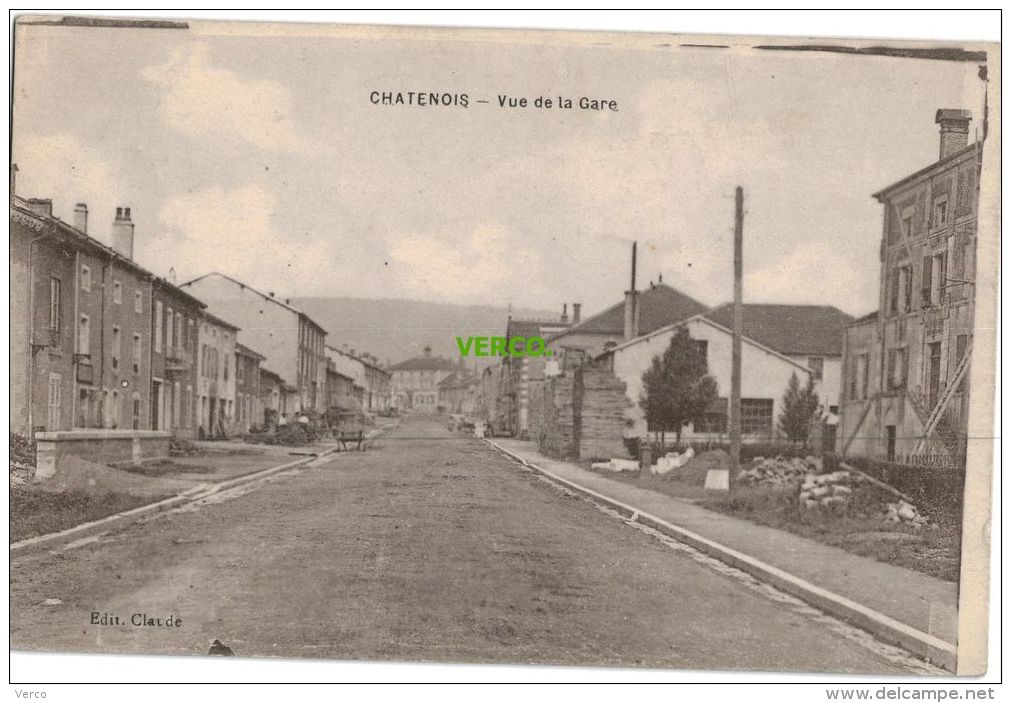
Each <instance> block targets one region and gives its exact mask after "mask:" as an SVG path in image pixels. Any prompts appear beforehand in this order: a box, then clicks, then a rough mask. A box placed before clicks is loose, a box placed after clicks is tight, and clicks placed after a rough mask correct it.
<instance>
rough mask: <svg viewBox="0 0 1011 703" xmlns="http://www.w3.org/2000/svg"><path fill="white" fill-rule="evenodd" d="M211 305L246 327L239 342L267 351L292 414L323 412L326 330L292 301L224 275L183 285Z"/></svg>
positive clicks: (217, 314)
mask: <svg viewBox="0 0 1011 703" xmlns="http://www.w3.org/2000/svg"><path fill="white" fill-rule="evenodd" d="M182 288H184V289H185V290H187V291H190V292H191V293H192V294H193V295H196V296H199V297H200V299H201V300H204V301H205V302H206V303H207V306H208V310H210V311H211V312H212V313H213V314H214V315H216V316H218V317H220V318H221V319H224V320H228V321H230V322H231V323H233V324H236V325H238V326H239V327H240V328H241V331H240V332H239V342H241V343H242V344H244V345H246V346H248V347H250V348H251V349H256V350H257V352H258V353H260V354H262V355H263V356H264V358H265V362H266V364H267V366H269V368H270V369H271V370H272V371H274V372H276V373H277V374H279V375H280V376H281V378H283V379H284V380H285V381H287V382H288V383H289V384H291V385H290V386H288V388H287V389H286V390H287V391H288V392H289V393H291V394H293V395H294V399H293V407H289V408H288V412H289V413H294V412H298V411H301V410H316V411H322V410H324V403H325V393H324V386H325V383H326V355H325V354H324V344H325V338H326V330H324V329H323V328H322V327H321V326H320V325H319V324H317V323H316V322H314V321H313V320H312V318H310V317H309V316H308V315H306V314H305V313H303V312H301V311H299V310H298V309H296V308H294V307H292V305H291V304H290V303H289V302H288V301H282V300H280V299H278V298H276V297H274V294H273V293H269V294H265V293H261V292H259V291H258V290H256V289H254V288H250V287H249V286H247V285H246V284H244V283H242V282H240V281H237V280H235V279H234V278H230V277H229V276H226V275H224V274H221V273H209V274H207V275H205V276H201V277H200V278H197V279H194V280H192V281H190V282H188V283H184V284H183V285H182Z"/></svg>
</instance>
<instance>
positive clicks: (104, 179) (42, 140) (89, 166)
mask: <svg viewBox="0 0 1011 703" xmlns="http://www.w3.org/2000/svg"><path fill="white" fill-rule="evenodd" d="M13 160H14V162H15V163H17V164H18V180H17V193H18V195H20V196H22V197H29V198H30V197H40V198H51V199H52V200H53V214H54V215H56V216H57V217H60V218H62V219H64V220H66V221H68V222H69V221H71V218H72V213H73V210H74V205H75V204H76V203H86V204H87V205H88V208H89V210H90V221H89V224H88V229H89V233H90V234H91V235H92V236H94V237H95V238H97V239H99V240H101V241H105V242H106V243H108V241H109V237H108V235H109V228H108V227H106V226H104V224H103V223H105V222H108V223H111V222H112V220H113V213H114V211H115V208H116V206H117V205H123V204H130V196H131V194H133V191H132V190H131V189H129V188H127V187H126V186H125V183H124V179H123V178H121V177H120V173H119V165H118V163H116V162H114V161H112V160H110V159H109V158H108V157H107V156H106V155H105V154H104V153H102V152H101V151H100V150H98V149H96V148H94V147H91V146H88V145H86V144H84V143H83V142H82V141H81V140H80V139H78V138H77V137H75V136H74V135H72V134H69V133H67V132H51V133H47V134H35V133H31V132H26V131H24V130H21V131H18V132H17V133H16V134H15V139H14V148H13Z"/></svg>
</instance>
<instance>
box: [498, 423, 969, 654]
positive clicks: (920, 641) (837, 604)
mask: <svg viewBox="0 0 1011 703" xmlns="http://www.w3.org/2000/svg"><path fill="white" fill-rule="evenodd" d="M485 441H487V442H488V444H490V445H491V446H492V447H494V448H495V449H497V450H498V451H500V452H502V453H504V454H507V455H508V456H510V457H512V458H513V459H515V460H517V461H519V462H520V463H522V464H523V465H524V466H528V467H530V468H532V469H534V470H535V471H537V472H539V473H541V474H543V475H544V476H545V477H547V478H549V479H551V480H552V481H555V482H558V483H561V484H564V485H565V486H566V487H568V488H571V489H573V490H575V491H577V492H578V493H581V494H582V495H585V496H587V497H589V498H592V499H593V500H596V501H599V502H602V503H605V504H607V505H608V506H609V507H611V508H613V509H615V510H617V511H618V512H619V513H621V514H622V515H625V516H627V517H628V519H629V520H634V521H635V522H638V523H639V524H641V525H645V526H647V527H651V528H653V529H655V530H657V531H659V532H662V533H663V534H665V535H667V536H668V537H672V538H674V539H676V540H678V541H679V542H684V543H685V544H687V545H689V546H690V547H693V548H695V549H697V550H699V551H700V552H703V553H704V554H707V555H709V556H711V557H713V558H715V559H719V560H720V561H722V562H723V563H725V564H728V565H730V566H732V567H734V568H736V569H740V570H741V571H744V572H745V573H748V574H750V575H751V576H753V577H755V578H756V579H758V580H759V581H762V582H764V583H768V584H770V585H772V586H775V587H776V588H778V589H779V590H781V591H783V592H785V593H788V594H790V595H792V596H794V597H796V598H799V599H801V600H802V601H804V602H805V603H808V604H810V605H813V606H814V607H816V608H818V609H819V610H822V611H824V612H826V613H829V614H830V615H834V616H835V617H838V618H840V619H842V620H845V621H846V622H849V623H851V624H853V625H856V626H857V627H859V628H861V629H863V630H866V631H867V632H869V633H871V634H872V635H874V636H875V637H878V638H879V639H881V640H884V641H885V642H888V643H890V644H894V645H898V646H900V647H902V648H903V649H905V650H907V651H909V652H911V653H913V654H915V655H917V656H918V657H921V658H923V659H925V660H927V661H929V662H931V663H934V664H937V665H939V666H941V667H943V668H944V669H946V670H948V671H950V672H952V673H956V664H957V656H958V648H957V647H956V646H955V645H953V644H951V643H950V642H946V641H945V640H942V639H940V638H938V637H934V636H933V635H930V634H928V633H926V632H923V631H921V630H917V629H916V628H914V627H912V626H910V625H906V624H905V623H902V622H899V621H898V620H895V619H894V618H891V617H889V616H887V615H885V614H884V613H881V612H878V611H876V610H874V609H872V608H868V607H867V606H865V605H861V604H859V603H857V602H855V601H852V600H850V599H849V598H846V597H844V596H841V595H839V594H837V593H833V592H831V591H828V590H826V589H824V588H821V587H820V586H816V585H815V584H813V583H810V582H809V581H805V580H804V579H802V578H800V577H798V576H794V575H793V574H790V573H787V572H786V571H783V570H782V569H778V568H776V567H775V566H772V565H771V564H766V563H765V562H763V561H760V560H758V559H755V558H754V557H751V556H748V555H747V554H744V553H743V552H739V551H737V550H736V549H732V548H731V547H727V546H726V545H723V544H720V543H719V542H714V541H713V540H711V539H707V538H705V537H703V536H702V535H699V534H696V533H694V532H692V531H690V530H686V529H684V528H683V527H678V526H677V525H674V524H672V523H670V522H667V521H666V520H663V519H661V518H658V517H656V516H654V515H650V514H649V513H645V512H642V511H641V510H639V509H638V508H634V507H632V506H630V505H627V504H625V503H622V502H621V501H619V500H615V499H614V498H611V497H609V496H606V495H604V494H602V493H598V492H597V491H594V490H592V489H590V488H586V487H585V486H581V485H579V484H578V483H575V482H573V481H570V480H568V479H565V478H562V477H561V476H558V475H557V474H554V473H552V472H550V471H548V470H547V469H544V468H542V467H540V466H538V465H537V464H535V463H533V462H531V461H528V460H526V459H524V458H523V457H521V456H519V455H517V454H514V453H513V452H510V451H509V450H508V449H506V448H505V447H502V446H500V445H498V444H497V443H495V442H493V441H491V440H485Z"/></svg>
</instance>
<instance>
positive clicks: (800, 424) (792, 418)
mask: <svg viewBox="0 0 1011 703" xmlns="http://www.w3.org/2000/svg"><path fill="white" fill-rule="evenodd" d="M817 410H818V394H817V393H815V392H814V378H813V377H812V376H810V375H808V377H807V385H806V386H805V387H804V388H801V387H800V380H798V378H797V373H796V372H794V373H793V375H791V376H790V382H789V383H788V384H787V386H786V393H785V394H783V409H782V411H780V413H779V429H780V431H782V433H783V434H785V435H786V436H787V439H789V440H790V441H791V442H797V443H801V442H802V443H804V444H807V437H808V433H809V432H810V431H811V418H812V417H814V414H815V412H817Z"/></svg>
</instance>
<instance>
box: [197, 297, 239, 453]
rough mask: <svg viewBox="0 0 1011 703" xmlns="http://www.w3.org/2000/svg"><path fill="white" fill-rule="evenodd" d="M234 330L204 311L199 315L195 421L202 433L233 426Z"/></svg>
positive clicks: (213, 433)
mask: <svg viewBox="0 0 1011 703" xmlns="http://www.w3.org/2000/svg"><path fill="white" fill-rule="evenodd" d="M238 332H239V328H238V327H236V326H235V325H233V324H231V323H230V322H226V321H225V320H222V319H221V318H220V317H217V316H216V315H212V314H211V313H209V312H207V311H206V310H205V311H204V312H203V314H201V316H200V327H199V332H198V334H197V343H198V345H199V350H200V351H199V354H198V356H197V388H198V395H199V401H198V408H197V423H198V426H199V433H200V434H201V435H202V436H206V437H222V436H228V435H231V434H232V433H233V432H235V431H236V429H237V420H238V417H237V414H236V407H235V404H236V373H235V372H236V369H235V364H236V341H235V340H236V337H237V335H238Z"/></svg>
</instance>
